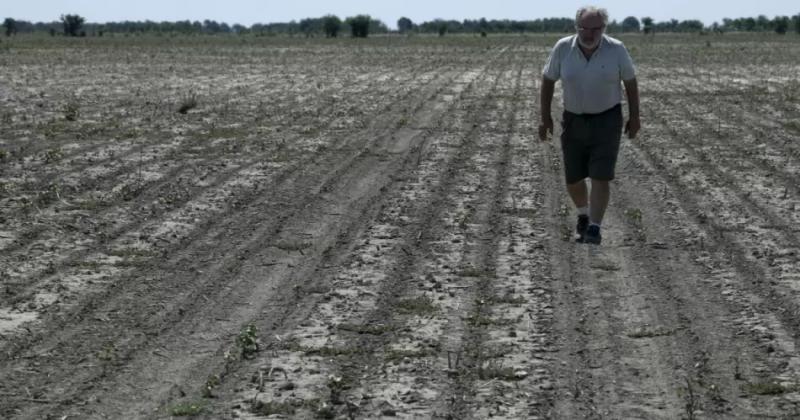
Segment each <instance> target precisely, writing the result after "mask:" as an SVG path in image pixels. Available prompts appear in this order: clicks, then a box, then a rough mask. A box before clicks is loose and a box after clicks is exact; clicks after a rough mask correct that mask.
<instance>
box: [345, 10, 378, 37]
mask: <svg viewBox="0 0 800 420" xmlns="http://www.w3.org/2000/svg"><path fill="white" fill-rule="evenodd" d="M370 21H372V17H370V16H369V15H358V16H353V17H349V18H347V20H346V21H345V22H346V23H347V24H348V25H350V33H351V34H352V35H353V38H366V37H367V36H369V24H370Z"/></svg>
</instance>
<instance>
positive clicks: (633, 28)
mask: <svg viewBox="0 0 800 420" xmlns="http://www.w3.org/2000/svg"><path fill="white" fill-rule="evenodd" d="M641 28H642V26H641V25H640V24H639V19H636V18H635V17H634V16H628V17H626V18H625V19H624V20H623V21H622V32H639V31H640V30H641Z"/></svg>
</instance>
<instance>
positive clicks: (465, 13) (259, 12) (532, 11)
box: [0, 0, 800, 28]
mask: <svg viewBox="0 0 800 420" xmlns="http://www.w3.org/2000/svg"><path fill="white" fill-rule="evenodd" d="M587 4H594V5H597V6H600V7H605V8H606V9H608V12H609V15H610V18H611V19H612V20H617V21H622V19H624V18H625V17H626V16H636V17H638V18H642V17H645V16H649V17H652V18H653V19H654V20H656V21H663V20H669V19H672V18H674V19H678V20H687V19H698V20H701V21H703V23H705V24H706V25H710V24H711V23H713V22H715V21H717V22H720V23H721V22H722V18H725V17H729V18H737V17H748V16H753V17H755V16H757V15H766V16H767V17H769V18H770V19H771V18H773V17H775V16H777V15H786V16H791V15H796V14H798V13H800V2H798V1H797V0H729V1H725V0H656V1H642V0H606V1H603V2H597V3H592V2H591V1H587V0H577V1H574V0H549V1H540V0H289V1H287V0H224V1H218V0H216V1H215V0H127V1H121V0H0V19H2V18H5V17H12V18H14V19H20V20H28V21H34V22H51V21H55V20H58V19H59V16H60V15H62V14H79V15H81V16H83V17H85V18H86V20H87V21H88V22H110V21H123V20H148V19H149V20H153V21H165V20H166V21H176V20H192V21H194V20H199V21H202V20H205V19H211V20H216V21H218V22H226V23H228V24H234V23H240V24H243V25H247V26H249V25H252V24H253V23H269V22H288V21H291V20H300V19H302V18H306V17H320V16H323V15H326V14H335V15H337V16H339V17H340V18H345V17H347V16H354V15H356V14H368V15H371V16H372V17H373V18H377V19H380V20H382V21H383V22H384V23H386V24H387V25H388V26H389V27H390V28H395V27H396V24H397V19H399V18H400V17H402V16H405V17H408V18H410V19H411V20H412V21H414V22H423V21H429V20H433V19H436V18H442V19H455V20H463V19H479V18H481V17H485V18H487V19H513V20H533V19H538V18H547V17H572V16H574V15H575V11H576V10H577V9H578V8H579V7H580V6H584V5H587Z"/></svg>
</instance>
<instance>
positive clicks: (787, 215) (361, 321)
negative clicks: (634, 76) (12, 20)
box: [0, 34, 800, 419]
mask: <svg viewBox="0 0 800 420" xmlns="http://www.w3.org/2000/svg"><path fill="white" fill-rule="evenodd" d="M555 40H556V37H555V36H549V37H534V36H531V37H517V36H507V37H499V36H498V37H492V36H490V37H489V38H487V39H481V38H478V37H445V38H443V39H439V38H417V39H405V38H393V39H386V38H383V39H380V38H376V39H369V40H361V41H356V40H350V39H342V40H303V39H295V40H290V39H267V38H245V39H237V38H231V39H213V38H209V39H205V38H168V37H164V38H116V39H107V38H106V39H81V40H50V39H26V38H19V39H13V40H8V39H6V38H3V39H2V42H1V43H0V127H1V128H2V130H0V286H1V287H0V417H2V418H13V419H94V418H109V419H127V418H156V419H160V418H169V417H171V416H181V415H183V416H192V415H196V416H198V417H201V418H208V419H217V418H250V419H252V418H263V417H266V416H272V418H315V417H316V418H359V419H367V418H370V419H371V418H380V417H386V418H391V417H398V418H443V419H470V418H474V419H479V418H488V417H497V418H507V419H519V418H532V419H533V418H541V419H547V418H554V419H582V418H608V419H618V418H626V419H627V418H639V419H678V418H686V419H694V418H696V419H749V418H756V417H758V418H798V417H799V416H800V350H798V345H800V240H799V239H800V211H798V209H800V184H798V182H797V179H798V178H799V177H800V141H798V140H800V80H798V77H800V76H799V75H800V39H798V38H797V37H796V36H786V37H779V36H775V35H765V36H748V37H745V36H737V35H730V34H728V35H724V36H721V37H719V36H717V37H715V36H707V37H699V36H682V37H678V36H666V35H658V36H657V37H656V38H655V39H654V40H645V39H642V38H641V37H630V38H623V40H624V41H625V42H626V44H627V45H628V47H629V49H630V51H631V54H632V56H633V58H634V60H635V61H636V63H637V66H638V77H639V80H640V89H641V91H642V115H643V117H642V119H643V125H644V128H643V131H642V133H641V137H640V138H639V139H637V140H634V141H627V140H625V141H623V146H622V149H621V152H620V161H619V165H618V180H617V181H616V182H615V184H614V187H613V196H612V204H611V208H610V209H609V212H608V214H607V218H606V221H605V223H604V243H603V245H602V246H600V247H596V246H588V245H581V244H575V243H574V242H573V241H572V230H573V229H574V221H575V214H574V209H573V208H572V206H571V204H570V203H569V201H568V199H567V196H566V194H565V193H564V185H563V183H564V181H563V175H562V167H561V164H560V146H559V144H558V142H557V141H555V142H552V141H551V142H549V143H540V142H538V141H536V140H535V132H536V124H537V117H538V82H539V75H540V72H541V68H542V65H543V63H544V60H545V59H546V57H547V53H548V51H549V49H550V47H551V46H552V45H553V43H554V42H555ZM192 95H195V96H196V99H197V106H196V107H195V108H193V109H190V110H188V112H186V113H185V114H182V113H179V112H177V110H178V109H179V108H180V106H181V105H182V104H183V103H185V102H187V101H188V99H189V98H190V97H191V96H192ZM556 95H557V98H556V103H558V104H559V106H560V88H559V91H557V93H556ZM554 117H556V118H557V120H560V108H557V109H556V110H555V112H554ZM558 134H559V133H558V130H557V132H556V135H558Z"/></svg>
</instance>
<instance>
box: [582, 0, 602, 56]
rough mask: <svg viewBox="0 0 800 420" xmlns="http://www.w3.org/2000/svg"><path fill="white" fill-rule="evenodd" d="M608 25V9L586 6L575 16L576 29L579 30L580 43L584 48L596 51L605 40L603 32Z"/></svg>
mask: <svg viewBox="0 0 800 420" xmlns="http://www.w3.org/2000/svg"><path fill="white" fill-rule="evenodd" d="M606 24H608V12H607V11H606V9H601V8H597V7H594V6H586V7H581V8H580V9H578V13H576V14H575V28H576V29H577V30H578V43H579V44H580V45H581V47H583V48H588V49H590V50H591V49H594V48H597V46H598V45H600V41H601V40H602V39H603V31H604V30H605V28H606Z"/></svg>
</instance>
